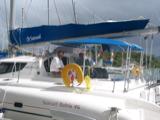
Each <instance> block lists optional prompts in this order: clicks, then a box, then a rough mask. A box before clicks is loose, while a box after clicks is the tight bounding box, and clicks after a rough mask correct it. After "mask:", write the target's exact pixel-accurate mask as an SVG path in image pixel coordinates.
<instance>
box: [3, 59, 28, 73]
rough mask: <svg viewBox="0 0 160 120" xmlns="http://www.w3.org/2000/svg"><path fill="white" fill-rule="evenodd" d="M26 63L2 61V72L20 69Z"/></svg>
mask: <svg viewBox="0 0 160 120" xmlns="http://www.w3.org/2000/svg"><path fill="white" fill-rule="evenodd" d="M26 64H27V63H5V62H3V63H0V74H6V73H11V72H17V71H20V70H22V69H23V68H24V67H25V65H26Z"/></svg>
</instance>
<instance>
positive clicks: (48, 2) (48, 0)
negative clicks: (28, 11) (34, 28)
mask: <svg viewBox="0 0 160 120" xmlns="http://www.w3.org/2000/svg"><path fill="white" fill-rule="evenodd" d="M49 5H50V0H47V7H48V12H47V13H48V25H49V24H50V21H49V19H50V18H49V17H50V16H49V15H50V6H49Z"/></svg>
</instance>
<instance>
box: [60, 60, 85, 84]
mask: <svg viewBox="0 0 160 120" xmlns="http://www.w3.org/2000/svg"><path fill="white" fill-rule="evenodd" d="M61 77H62V78H63V82H64V84H65V86H66V87H71V86H72V85H73V81H74V80H76V81H77V82H78V84H79V85H80V84H81V83H82V82H83V80H84V75H83V71H82V69H81V67H80V66H79V65H77V64H74V63H72V64H68V65H66V66H65V67H64V68H63V69H62V71H61Z"/></svg>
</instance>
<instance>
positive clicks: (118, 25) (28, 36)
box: [10, 19, 149, 46]
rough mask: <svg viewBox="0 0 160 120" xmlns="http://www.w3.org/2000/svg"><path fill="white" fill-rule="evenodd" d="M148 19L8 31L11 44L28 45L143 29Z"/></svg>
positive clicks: (47, 26)
mask: <svg viewBox="0 0 160 120" xmlns="http://www.w3.org/2000/svg"><path fill="white" fill-rule="evenodd" d="M148 22H149V20H148V19H143V20H129V21H120V22H103V23H96V24H88V25H86V24H66V25H57V26H56V25H43V26H37V27H30V28H17V29H15V30H11V31H10V42H11V44H13V45H19V46H22V45H29V44H33V45H34V44H35V43H44V42H52V41H58V40H65V39H76V38H77V39H79V38H88V37H95V36H103V35H108V34H113V33H121V32H129V31H134V30H141V29H144V28H145V26H146V25H147V23H148Z"/></svg>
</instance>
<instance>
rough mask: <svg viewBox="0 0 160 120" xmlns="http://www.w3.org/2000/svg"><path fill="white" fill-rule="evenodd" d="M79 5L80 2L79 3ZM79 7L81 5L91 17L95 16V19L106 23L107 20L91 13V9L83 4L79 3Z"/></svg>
mask: <svg viewBox="0 0 160 120" xmlns="http://www.w3.org/2000/svg"><path fill="white" fill-rule="evenodd" d="M77 4H78V2H77ZM79 5H80V6H81V7H83V8H84V9H85V10H86V11H87V12H88V13H89V14H90V15H92V16H94V18H97V19H99V20H102V21H106V20H105V19H103V18H102V17H100V16H97V15H96V14H95V13H93V12H91V10H90V9H89V8H87V7H85V6H84V5H82V4H81V3H79Z"/></svg>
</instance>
